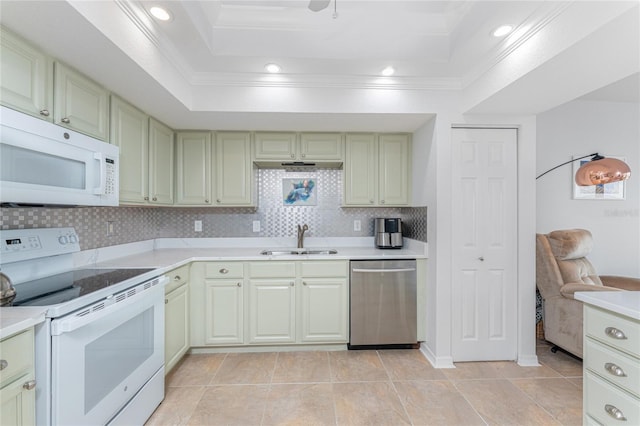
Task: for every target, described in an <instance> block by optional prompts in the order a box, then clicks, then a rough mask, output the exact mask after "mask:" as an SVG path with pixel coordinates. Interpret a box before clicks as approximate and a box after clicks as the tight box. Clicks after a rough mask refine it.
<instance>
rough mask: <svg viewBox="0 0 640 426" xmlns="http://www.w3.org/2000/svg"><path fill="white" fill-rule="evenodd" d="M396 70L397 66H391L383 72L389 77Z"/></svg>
mask: <svg viewBox="0 0 640 426" xmlns="http://www.w3.org/2000/svg"><path fill="white" fill-rule="evenodd" d="M395 72H396V70H395V68H393V67H391V66H389V67H386V68H385V69H383V70H382V72H381V74H382V75H384V76H385V77H389V76H390V75H393V74H394V73H395Z"/></svg>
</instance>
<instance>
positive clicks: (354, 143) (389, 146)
mask: <svg viewBox="0 0 640 426" xmlns="http://www.w3.org/2000/svg"><path fill="white" fill-rule="evenodd" d="M410 194H411V137H410V136H409V135H406V134H380V135H375V134H348V135H347V136H346V140H345V163H344V205H346V206H361V207H367V206H369V207H396V206H408V205H409V203H410Z"/></svg>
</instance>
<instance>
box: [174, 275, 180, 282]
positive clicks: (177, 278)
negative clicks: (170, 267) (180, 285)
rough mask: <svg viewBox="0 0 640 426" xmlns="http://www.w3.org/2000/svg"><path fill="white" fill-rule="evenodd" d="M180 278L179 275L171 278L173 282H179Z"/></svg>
mask: <svg viewBox="0 0 640 426" xmlns="http://www.w3.org/2000/svg"><path fill="white" fill-rule="evenodd" d="M181 279H182V278H181V277H180V275H176V276H175V277H173V280H174V281H180V280H181Z"/></svg>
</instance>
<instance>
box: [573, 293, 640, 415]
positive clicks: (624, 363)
mask: <svg viewBox="0 0 640 426" xmlns="http://www.w3.org/2000/svg"><path fill="white" fill-rule="evenodd" d="M621 293H622V292H621ZM636 293H637V292H636ZM627 296H629V295H627ZM605 297H606V296H605ZM587 303H588V302H586V301H585V306H584V358H583V366H584V367H583V368H584V394H583V396H584V401H583V410H584V413H583V415H584V424H588V425H592V424H593V425H625V424H626V425H637V424H640V320H639V319H637V318H632V317H629V316H625V315H622V314H620V313H618V312H614V311H611V310H608V309H603V308H602V307H598V306H593V305H590V304H587Z"/></svg>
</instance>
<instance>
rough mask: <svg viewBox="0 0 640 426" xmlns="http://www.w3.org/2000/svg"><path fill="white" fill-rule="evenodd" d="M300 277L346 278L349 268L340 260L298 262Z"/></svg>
mask: <svg viewBox="0 0 640 426" xmlns="http://www.w3.org/2000/svg"><path fill="white" fill-rule="evenodd" d="M300 275H301V276H302V277H303V278H315V277H318V278H322V277H347V276H348V275H349V266H348V263H347V262H346V261H342V260H328V261H323V260H314V261H309V262H300Z"/></svg>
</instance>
